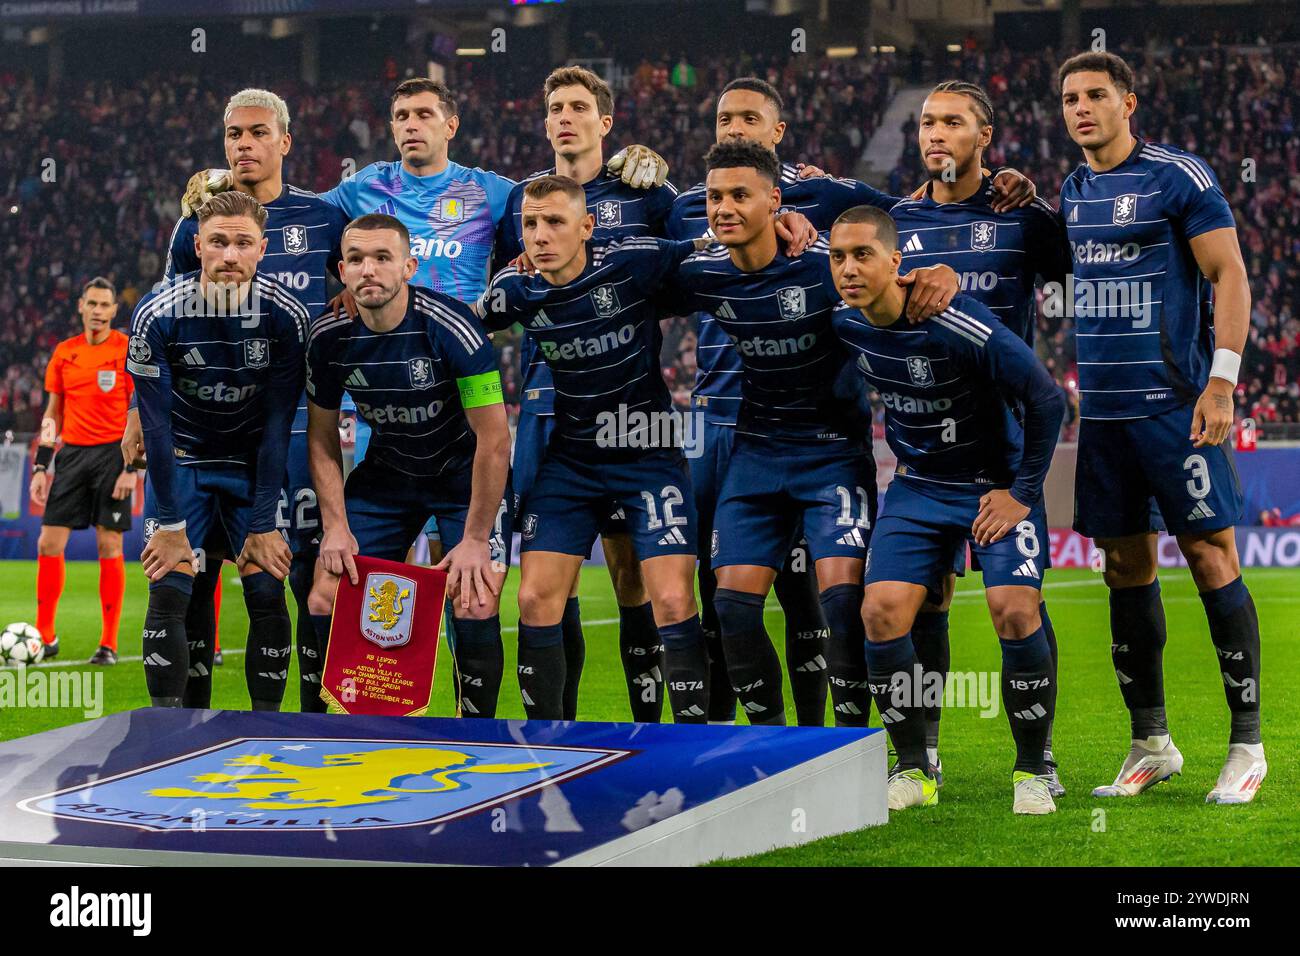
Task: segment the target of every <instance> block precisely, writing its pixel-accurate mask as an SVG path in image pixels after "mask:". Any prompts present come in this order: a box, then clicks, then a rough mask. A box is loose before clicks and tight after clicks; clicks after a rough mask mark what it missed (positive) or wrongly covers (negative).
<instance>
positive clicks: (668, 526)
mask: <svg viewBox="0 0 1300 956" xmlns="http://www.w3.org/2000/svg"><path fill="white" fill-rule="evenodd" d="M521 507H522V512H521V513H520V515H519V516H518V523H519V535H520V541H521V544H520V549H521V550H523V551H553V552H556V553H559V554H577V555H582V556H583V557H586V556H587V555H589V554H590V553H591V546H592V544H593V543H594V542H595V540H596V536H597V535H598V534H601V533H603V531H604V529H605V528H607V527H608V521H609V516H610V514H611V513H613V512H616V511H621V512H622V513H623V515H624V516H625V517H626V523H627V533H628V534H630V535H631V536H632V545H633V547H634V548H635V550H636V556H637V559H638V560H640V561H645V560H647V559H649V558H657V557H660V556H661V555H666V554H690V555H694V554H695V544H696V527H695V525H696V518H695V498H694V496H693V495H692V493H691V480H690V475H689V474H688V473H687V470H686V465H685V463H684V459H683V458H682V455H681V452H679V451H676V450H665V451H663V452H659V453H652V454H648V455H646V456H645V457H643V458H636V459H632V460H630V461H620V462H617V463H611V462H604V463H597V462H592V461H591V460H590V456H587V455H581V456H580V455H578V454H574V453H570V452H567V451H566V450H565V449H564V448H562V447H557V446H556V445H555V444H552V445H551V447H550V448H549V449H548V450H547V454H546V457H545V458H544V459H543V461H542V466H541V468H540V469H539V470H538V473H537V478H536V480H535V481H534V483H533V487H532V489H531V490H530V491H529V493H528V494H527V495H526V496H524V499H523V503H522V506H521Z"/></svg>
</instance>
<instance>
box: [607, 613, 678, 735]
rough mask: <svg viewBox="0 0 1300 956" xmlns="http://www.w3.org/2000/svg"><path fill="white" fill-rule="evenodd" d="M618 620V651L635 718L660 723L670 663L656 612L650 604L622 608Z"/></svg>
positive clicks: (645, 721)
mask: <svg viewBox="0 0 1300 956" xmlns="http://www.w3.org/2000/svg"><path fill="white" fill-rule="evenodd" d="M618 619H619V624H618V650H619V656H620V657H621V658H622V661H623V678H624V680H626V681H627V699H628V702H629V703H630V704H631V705H632V719H633V720H634V721H636V722H637V723H639V724H657V723H659V721H660V719H661V718H662V715H663V706H664V673H665V670H666V667H667V664H666V662H665V660H664V642H663V636H662V634H661V633H660V631H659V628H657V627H655V616H654V609H653V608H652V607H651V606H650V603H649V602H646V603H645V604H642V605H641V606H639V607H620V608H619V609H618Z"/></svg>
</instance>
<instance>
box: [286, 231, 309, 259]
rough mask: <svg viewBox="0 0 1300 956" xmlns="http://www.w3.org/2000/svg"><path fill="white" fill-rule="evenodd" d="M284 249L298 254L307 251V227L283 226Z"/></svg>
mask: <svg viewBox="0 0 1300 956" xmlns="http://www.w3.org/2000/svg"><path fill="white" fill-rule="evenodd" d="M284 251H285V252H288V253H292V254H293V255H295V256H296V255H300V254H302V253H304V252H306V251H307V229H306V227H304V226H285V227H284Z"/></svg>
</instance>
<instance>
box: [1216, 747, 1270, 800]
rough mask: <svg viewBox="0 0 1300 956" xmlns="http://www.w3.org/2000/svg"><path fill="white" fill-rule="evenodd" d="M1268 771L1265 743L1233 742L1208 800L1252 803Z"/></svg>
mask: <svg viewBox="0 0 1300 956" xmlns="http://www.w3.org/2000/svg"><path fill="white" fill-rule="evenodd" d="M1267 773H1268V762H1267V761H1266V760H1264V745H1263V744H1229V745H1228V759H1227V760H1226V761H1224V764H1223V770H1221V771H1220V772H1219V782H1218V783H1216V784H1215V785H1214V789H1213V790H1211V791H1210V792H1209V793H1208V794H1206V796H1205V802H1206V803H1225V804H1227V803H1250V801H1252V800H1254V799H1255V794H1256V793H1258V792H1259V785H1260V784H1261V783H1263V782H1264V776H1265V775H1266V774H1267Z"/></svg>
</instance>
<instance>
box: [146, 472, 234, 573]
mask: <svg viewBox="0 0 1300 956" xmlns="http://www.w3.org/2000/svg"><path fill="white" fill-rule="evenodd" d="M255 481H256V478H255V474H254V470H253V469H252V468H250V467H246V466H244V465H232V464H211V465H209V464H202V465H200V464H195V465H182V464H180V463H179V462H177V465H176V478H175V481H174V484H175V493H176V506H177V508H178V510H179V511H180V516H181V518H182V519H184V521H185V537H186V538H187V539H188V540H189V542H190V546H191V547H193V548H195V550H196V552H197V553H198V554H199V561H198V563H197V564H196V566H195V568H194V570H195V571H202V570H204V567H205V565H206V552H207V551H208V550H212V551H216V550H222V551H224V553H225V555H226V556H227V557H228V558H230V559H231V560H232V561H233V560H234V559H235V558H236V557H238V556H239V553H240V552H241V551H242V550H243V549H244V539H245V538H247V537H248V528H249V525H251V524H252V521H253V493H254V484H255ZM158 524H159V522H158V500H157V499H156V498H155V497H154V493H153V482H151V481H149V480H147V479H146V480H145V484H144V540H145V541H148V540H149V539H150V538H152V537H153V534H154V532H155V531H157V530H158Z"/></svg>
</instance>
